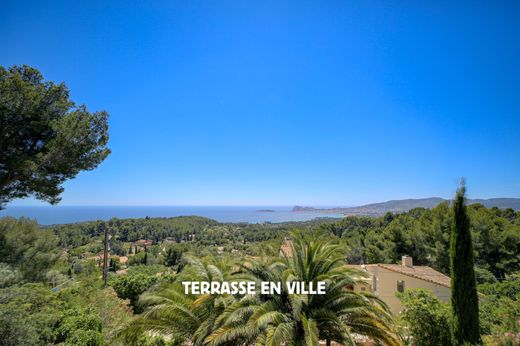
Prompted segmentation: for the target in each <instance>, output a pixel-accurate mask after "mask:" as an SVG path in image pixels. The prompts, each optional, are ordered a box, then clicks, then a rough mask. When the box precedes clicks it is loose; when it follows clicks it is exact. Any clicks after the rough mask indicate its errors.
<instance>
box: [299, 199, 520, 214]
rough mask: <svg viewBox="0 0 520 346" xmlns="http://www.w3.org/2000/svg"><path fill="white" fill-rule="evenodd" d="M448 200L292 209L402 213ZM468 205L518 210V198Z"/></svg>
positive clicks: (404, 200)
mask: <svg viewBox="0 0 520 346" xmlns="http://www.w3.org/2000/svg"><path fill="white" fill-rule="evenodd" d="M443 202H447V203H449V202H450V201H449V200H447V199H443V198H440V197H430V198H419V199H402V200H391V201H387V202H382V203H372V204H366V205H362V206H358V207H334V208H315V207H309V206H299V205H297V206H294V207H293V209H292V211H293V212H295V213H321V214H342V215H344V216H374V217H375V216H382V215H384V214H386V213H388V212H391V213H404V212H407V211H410V210H412V209H415V208H427V209H431V208H434V207H435V206H437V205H439V203H443ZM467 203H468V205H471V204H477V203H479V204H482V205H483V206H485V207H486V208H493V207H496V208H499V209H509V208H510V209H513V210H515V211H517V210H520V198H489V199H468V200H467Z"/></svg>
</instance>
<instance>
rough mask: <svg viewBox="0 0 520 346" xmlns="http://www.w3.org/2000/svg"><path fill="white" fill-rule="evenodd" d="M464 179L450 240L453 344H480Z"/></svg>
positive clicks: (457, 196)
mask: <svg viewBox="0 0 520 346" xmlns="http://www.w3.org/2000/svg"><path fill="white" fill-rule="evenodd" d="M465 194H466V187H465V184H464V180H462V182H461V186H460V188H459V189H458V190H457V194H456V195H455V201H454V202H453V213H454V220H453V225H452V230H451V239H450V265H451V307H452V312H453V321H452V343H453V345H457V346H458V345H464V344H466V345H467V344H470V345H476V344H480V343H481V340H480V332H479V320H478V296H477V287H476V283H475V271H474V268H473V244H472V242H471V233H470V227H469V226H470V223H469V217H468V213H467V208H466V205H465Z"/></svg>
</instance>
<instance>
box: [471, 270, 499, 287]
mask: <svg viewBox="0 0 520 346" xmlns="http://www.w3.org/2000/svg"><path fill="white" fill-rule="evenodd" d="M475 280H476V282H477V285H480V284H488V283H494V282H497V281H498V280H497V278H496V277H495V275H493V273H491V272H490V271H489V270H487V269H484V268H480V267H475Z"/></svg>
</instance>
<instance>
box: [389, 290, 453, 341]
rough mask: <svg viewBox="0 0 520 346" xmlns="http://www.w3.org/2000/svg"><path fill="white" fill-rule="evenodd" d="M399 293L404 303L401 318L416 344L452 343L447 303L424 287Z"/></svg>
mask: <svg viewBox="0 0 520 346" xmlns="http://www.w3.org/2000/svg"><path fill="white" fill-rule="evenodd" d="M397 295H398V297H399V299H400V300H401V303H402V304H403V311H402V312H401V314H400V316H399V318H400V320H401V321H403V322H404V325H405V327H406V328H407V330H408V332H409V334H410V336H411V338H412V340H413V344H414V345H416V346H444V345H450V343H451V335H450V308H449V306H448V305H447V304H442V303H441V302H440V301H439V300H438V299H437V297H435V296H434V295H433V293H432V292H431V291H427V290H424V289H414V290H406V291H405V292H403V293H397Z"/></svg>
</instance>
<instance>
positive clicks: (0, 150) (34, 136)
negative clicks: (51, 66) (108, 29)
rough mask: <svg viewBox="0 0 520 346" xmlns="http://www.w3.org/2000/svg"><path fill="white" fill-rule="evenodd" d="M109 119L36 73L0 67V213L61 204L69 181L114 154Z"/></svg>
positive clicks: (17, 68)
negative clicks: (23, 204)
mask: <svg viewBox="0 0 520 346" xmlns="http://www.w3.org/2000/svg"><path fill="white" fill-rule="evenodd" d="M107 119H108V114H107V113H106V112H104V111H101V112H95V113H89V112H88V110H87V107H86V106H84V105H80V106H77V105H76V104H75V103H74V102H73V101H72V100H70V98H69V90H68V89H67V87H66V85H65V84H64V83H60V84H54V83H53V82H48V81H44V80H43V76H42V75H41V73H40V72H39V71H38V70H36V69H34V68H32V67H29V66H26V65H23V66H13V67H10V68H9V69H5V68H4V67H1V66H0V138H2V140H1V141H0V209H1V208H2V207H3V206H4V205H5V204H6V203H7V202H9V201H11V200H13V199H15V198H23V197H27V196H34V197H36V198H38V199H41V200H45V201H48V202H50V203H53V204H54V203H57V202H58V201H59V200H60V197H59V195H60V193H61V192H63V187H62V184H63V183H64V182H65V181H66V180H68V179H71V178H74V177H75V176H76V175H77V174H78V173H79V172H81V171H83V170H91V169H94V168H95V167H97V166H98V165H99V164H100V163H101V162H102V161H103V160H104V159H105V158H106V157H107V156H108V154H109V153H110V150H109V149H108V148H106V144H107V142H108V123H107Z"/></svg>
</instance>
